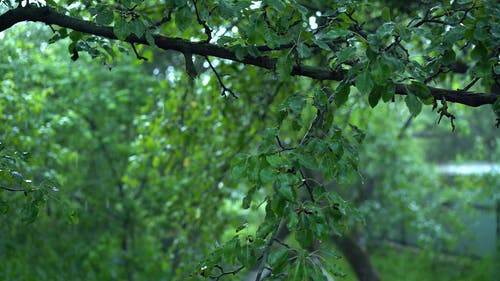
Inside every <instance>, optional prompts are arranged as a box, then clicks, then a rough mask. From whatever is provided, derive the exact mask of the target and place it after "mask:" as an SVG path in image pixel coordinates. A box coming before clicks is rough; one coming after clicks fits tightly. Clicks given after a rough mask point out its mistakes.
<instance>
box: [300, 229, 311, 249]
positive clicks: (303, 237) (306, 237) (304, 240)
mask: <svg viewBox="0 0 500 281" xmlns="http://www.w3.org/2000/svg"><path fill="white" fill-rule="evenodd" d="M295 239H296V240H297V242H299V244H300V246H301V247H302V248H304V249H307V248H308V247H310V246H311V245H312V243H313V241H314V234H313V232H312V231H311V230H310V229H301V230H300V231H297V232H296V233H295Z"/></svg>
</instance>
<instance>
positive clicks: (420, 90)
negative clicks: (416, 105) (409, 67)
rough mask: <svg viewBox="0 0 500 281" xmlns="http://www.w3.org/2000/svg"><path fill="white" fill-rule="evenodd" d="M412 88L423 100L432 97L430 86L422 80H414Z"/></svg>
mask: <svg viewBox="0 0 500 281" xmlns="http://www.w3.org/2000/svg"><path fill="white" fill-rule="evenodd" d="M410 89H411V92H412V93H414V94H415V95H416V96H417V97H419V98H421V99H422V100H424V99H427V98H430V97H432V95H431V90H430V89H429V87H428V86H427V85H425V84H424V83H422V82H420V81H412V82H411V86H410Z"/></svg>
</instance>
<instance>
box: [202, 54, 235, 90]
mask: <svg viewBox="0 0 500 281" xmlns="http://www.w3.org/2000/svg"><path fill="white" fill-rule="evenodd" d="M205 59H206V60H207V62H208V65H209V66H210V69H212V71H213V72H214V74H215V77H217V81H219V85H220V86H221V87H222V94H221V95H222V96H227V93H229V94H231V96H233V97H234V98H235V99H237V98H238V96H237V95H236V94H235V93H234V92H233V91H232V90H231V89H229V88H228V87H226V85H224V82H223V81H222V79H221V77H220V75H219V73H218V72H217V70H216V69H215V67H214V66H213V65H212V62H211V61H210V59H209V58H208V56H205Z"/></svg>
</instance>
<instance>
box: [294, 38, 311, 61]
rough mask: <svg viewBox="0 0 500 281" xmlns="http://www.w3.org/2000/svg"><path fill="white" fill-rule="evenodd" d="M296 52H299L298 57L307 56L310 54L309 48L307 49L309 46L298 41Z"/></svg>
mask: <svg viewBox="0 0 500 281" xmlns="http://www.w3.org/2000/svg"><path fill="white" fill-rule="evenodd" d="M297 52H298V53H299V57H300V58H307V57H309V56H310V55H311V49H309V47H307V45H306V44H304V43H303V42H300V43H299V44H298V45H297Z"/></svg>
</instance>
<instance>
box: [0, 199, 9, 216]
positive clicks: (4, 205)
mask: <svg viewBox="0 0 500 281" xmlns="http://www.w3.org/2000/svg"><path fill="white" fill-rule="evenodd" d="M8 211H9V203H8V202H7V201H5V200H1V199H0V214H2V215H3V214H6V213H7V212H8Z"/></svg>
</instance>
